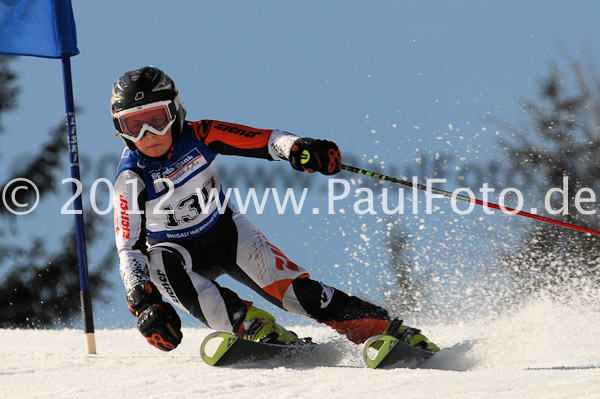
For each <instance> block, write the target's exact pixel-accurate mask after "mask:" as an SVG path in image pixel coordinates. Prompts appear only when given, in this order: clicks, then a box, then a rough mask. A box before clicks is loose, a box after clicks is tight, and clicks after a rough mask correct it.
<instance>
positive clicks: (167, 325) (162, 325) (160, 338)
mask: <svg viewBox="0 0 600 399" xmlns="http://www.w3.org/2000/svg"><path fill="white" fill-rule="evenodd" d="M127 304H128V305H129V310H130V311H131V313H133V315H134V316H136V317H137V327H138V330H140V332H141V333H142V335H143V336H144V337H146V340H147V341H148V343H149V344H150V345H152V346H154V347H156V348H158V349H160V350H163V351H170V350H173V349H175V348H176V347H177V345H179V344H180V343H181V338H182V337H183V334H182V333H181V319H180V318H179V316H178V315H177V312H176V311H175V309H174V308H173V306H171V304H169V303H167V302H165V301H163V300H162V296H161V295H160V293H159V292H158V289H157V288H156V286H155V285H154V284H152V283H151V282H147V283H143V284H138V285H136V286H135V287H133V288H132V289H131V290H129V292H128V293H127Z"/></svg>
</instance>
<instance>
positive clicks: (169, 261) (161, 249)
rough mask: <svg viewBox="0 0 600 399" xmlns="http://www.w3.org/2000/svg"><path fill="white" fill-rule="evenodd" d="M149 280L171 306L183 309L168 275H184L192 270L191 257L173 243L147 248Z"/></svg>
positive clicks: (186, 251)
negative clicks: (169, 301) (188, 270)
mask: <svg viewBox="0 0 600 399" xmlns="http://www.w3.org/2000/svg"><path fill="white" fill-rule="evenodd" d="M148 258H149V260H150V266H149V267H148V272H149V273H150V280H151V281H152V282H153V283H154V284H155V285H156V286H157V287H158V290H159V291H160V293H161V294H162V296H164V297H166V298H169V299H170V300H171V302H173V304H175V305H176V306H178V307H180V308H181V309H184V310H187V309H185V307H184V306H183V303H182V301H181V300H180V298H179V297H178V295H177V293H176V292H175V289H174V288H173V284H172V283H171V282H170V281H169V277H168V276H169V275H174V274H178V273H186V270H187V269H191V268H192V257H191V255H190V253H189V251H188V250H187V249H185V248H184V247H182V246H181V245H178V244H174V243H168V242H165V243H160V244H156V245H153V246H151V247H150V248H148Z"/></svg>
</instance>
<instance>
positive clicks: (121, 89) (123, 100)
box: [110, 65, 186, 150]
mask: <svg viewBox="0 0 600 399" xmlns="http://www.w3.org/2000/svg"><path fill="white" fill-rule="evenodd" d="M167 100H171V101H172V104H171V106H170V109H171V114H172V115H174V117H175V123H174V124H173V128H172V129H171V132H172V136H173V142H176V141H177V140H179V138H180V137H181V130H182V129H183V125H184V123H185V114H186V112H185V109H184V108H183V107H182V106H181V102H180V101H179V92H178V91H177V88H176V87H175V83H174V82H173V80H172V79H171V78H170V77H169V75H167V74H166V73H164V72H163V71H161V70H160V69H158V68H156V67H155V66H153V65H148V66H145V67H142V68H139V69H134V70H132V71H129V72H125V73H124V74H123V76H121V77H120V78H119V79H118V80H117V82H116V83H115V84H114V86H113V89H112V97H111V99H110V110H111V114H112V116H113V123H114V125H115V128H116V129H117V131H119V133H122V132H121V124H120V123H119V121H118V119H117V118H115V117H114V115H115V114H116V113H117V112H120V111H124V110H126V109H129V108H133V107H138V106H140V105H146V104H151V103H155V102H158V101H167ZM123 141H124V142H125V144H126V145H127V146H128V147H129V148H131V149H133V150H135V149H136V147H135V145H134V144H133V143H132V142H131V141H129V140H127V139H125V138H123Z"/></svg>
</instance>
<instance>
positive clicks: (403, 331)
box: [382, 319, 440, 352]
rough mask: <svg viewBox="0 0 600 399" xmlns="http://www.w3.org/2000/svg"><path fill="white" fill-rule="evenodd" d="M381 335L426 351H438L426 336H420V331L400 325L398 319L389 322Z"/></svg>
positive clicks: (400, 322)
mask: <svg viewBox="0 0 600 399" xmlns="http://www.w3.org/2000/svg"><path fill="white" fill-rule="evenodd" d="M382 334H385V335H391V336H392V337H395V338H398V339H399V340H400V341H402V342H404V343H407V344H409V345H410V346H415V347H417V348H421V349H427V350H428V351H432V352H437V351H439V350H440V348H439V347H438V346H437V345H436V344H434V343H433V342H430V341H429V339H427V337H426V336H424V335H423V334H421V330H419V329H416V328H413V327H409V326H405V325H403V324H402V320H399V319H394V320H392V321H390V322H389V323H388V325H387V327H386V328H385V330H383V333H382Z"/></svg>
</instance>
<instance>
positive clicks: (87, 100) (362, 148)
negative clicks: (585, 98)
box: [0, 0, 600, 326]
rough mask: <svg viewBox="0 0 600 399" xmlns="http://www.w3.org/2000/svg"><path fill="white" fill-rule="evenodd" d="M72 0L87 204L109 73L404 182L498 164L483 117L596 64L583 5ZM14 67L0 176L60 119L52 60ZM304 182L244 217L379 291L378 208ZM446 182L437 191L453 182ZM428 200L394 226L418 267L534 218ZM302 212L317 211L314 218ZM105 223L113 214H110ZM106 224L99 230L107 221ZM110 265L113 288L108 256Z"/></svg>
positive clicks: (111, 319)
mask: <svg viewBox="0 0 600 399" xmlns="http://www.w3.org/2000/svg"><path fill="white" fill-rule="evenodd" d="M73 9H74V14H75V21H76V25H77V32H78V47H79V50H80V51H81V53H80V54H79V55H77V56H76V57H74V58H73V59H72V69H73V81H74V94H75V102H76V104H77V105H78V106H80V107H81V111H80V112H79V113H78V114H77V129H78V140H79V151H80V153H81V156H82V157H83V158H84V162H82V171H81V172H82V175H83V179H84V183H85V184H86V189H84V199H85V200H88V199H89V190H90V185H91V183H92V182H93V180H94V179H96V178H98V177H107V178H109V179H111V180H112V179H113V177H114V176H113V174H114V171H115V168H116V164H114V162H115V161H116V159H117V157H118V155H119V154H120V151H121V149H122V146H123V144H122V142H121V140H120V139H119V138H113V137H112V136H111V134H112V133H113V127H112V122H111V119H110V115H109V98H110V90H111V87H112V84H113V83H114V81H115V80H116V79H117V78H118V77H119V76H120V75H121V74H122V73H123V72H125V71H127V70H130V69H134V68H137V67H140V66H143V65H146V64H154V65H156V66H158V67H160V68H161V69H163V70H165V71H166V72H167V73H168V74H169V75H170V76H171V77H172V78H173V79H174V80H175V82H176V85H177V86H178V88H179V90H180V96H181V99H182V101H183V103H184V106H185V107H186V109H187V110H188V119H190V120H199V119H203V118H207V119H217V120H226V121H230V122H237V123H242V124H247V125H250V126H255V127H260V128H279V129H283V130H288V131H290V132H293V133H295V134H297V135H300V136H309V137H317V138H326V139H331V140H335V141H336V142H337V143H338V145H339V146H340V148H341V149H342V153H343V155H344V156H345V157H346V160H351V161H352V162H353V163H355V164H356V166H361V167H365V168H371V169H377V170H379V168H380V167H381V166H383V167H384V169H383V171H384V173H389V174H392V173H396V174H399V175H401V176H404V175H407V173H405V172H406V171H407V170H409V171H422V170H423V169H424V168H426V166H423V165H431V162H433V160H434V159H436V157H437V158H438V159H439V157H440V156H442V157H445V156H448V157H450V156H451V157H453V165H452V168H450V169H449V170H447V171H446V172H445V173H446V175H447V176H448V177H449V178H454V177H455V176H454V175H455V174H456V173H458V171H457V169H456V167H458V168H461V167H463V168H464V166H466V165H477V164H481V163H485V162H487V161H489V160H490V159H496V160H498V162H503V158H502V155H501V154H500V152H499V150H498V148H497V138H498V135H497V134H496V131H497V130H498V128H497V126H495V125H494V123H493V122H491V117H494V118H498V119H504V120H508V121H511V122H513V123H516V124H518V123H523V124H525V120H524V117H523V115H522V112H521V106H520V99H521V98H528V99H534V98H535V97H536V95H537V84H538V82H539V80H540V79H541V78H542V77H543V76H545V75H547V73H548V71H549V68H550V64H551V63H552V62H557V63H558V64H559V66H561V65H562V66H564V65H565V60H566V58H567V57H568V56H574V57H576V58H578V59H582V60H585V59H587V58H589V57H591V58H597V57H598V45H599V42H600V39H599V38H600V32H599V28H598V22H597V21H598V20H599V18H598V6H597V3H596V2H594V1H578V2H576V3H573V2H567V1H527V2H518V1H485V2H483V1H452V2H446V1H293V2H292V1H264V0H263V1H220V2H208V1H178V2H172V3H168V4H167V3H165V2H148V1H141V0H131V1H127V2H123V1H116V0H105V1H102V2H83V1H81V2H77V1H76V2H74V4H73ZM12 65H13V68H14V69H16V70H17V71H18V73H19V77H20V79H19V85H20V86H21V95H20V99H19V109H18V110H17V111H16V112H13V113H11V114H9V115H7V116H6V117H5V118H4V119H3V124H4V126H5V134H4V135H3V136H2V137H0V143H2V144H1V145H2V149H3V151H2V156H3V158H2V159H0V162H1V164H2V165H3V168H5V170H14V169H16V168H18V166H19V165H20V163H21V162H20V160H22V159H24V158H26V157H27V156H28V155H27V154H28V151H29V148H30V146H31V145H32V144H33V145H36V143H38V142H43V141H44V138H45V137H46V135H47V131H48V130H49V128H51V127H53V126H55V125H56V124H57V123H60V122H61V121H63V120H64V102H63V91H62V90H63V89H62V74H61V64H60V62H59V61H57V60H49V59H41V58H31V57H20V58H18V59H17V60H15V61H14V62H13V64H12ZM7 149H10V151H8V150H7ZM440 154H441V155H440ZM219 162H220V167H221V168H223V169H226V170H230V171H231V170H235V171H236V173H238V172H239V171H240V170H241V169H244V170H245V174H244V172H243V171H242V172H239V174H237V175H236V176H235V178H234V177H233V176H232V178H234V179H235V180H234V181H235V183H236V185H239V186H240V187H246V188H247V187H252V186H253V184H255V182H256V180H255V179H257V176H256V175H257V174H259V173H262V172H261V169H260V168H263V169H262V170H263V171H265V170H268V171H269V173H271V175H270V176H272V177H273V178H281V179H282V181H287V182H294V180H295V179H298V178H299V176H298V174H296V173H297V172H295V171H293V170H292V169H291V167H289V165H287V164H284V163H280V164H275V163H267V162H266V161H256V160H247V159H242V158H233V157H221V159H220V161H219ZM348 163H350V162H348ZM428 173H429V172H428ZM64 177H65V178H66V177H69V172H68V170H67V169H65V171H64ZM339 177H342V178H348V179H354V183H355V184H354V186H353V189H355V188H359V187H361V184H362V183H361V181H359V180H358V179H356V176H352V175H350V174H341V175H340V176H339ZM302 178H303V179H304V180H303V181H309V182H310V184H311V186H310V187H311V190H310V192H309V195H308V197H307V206H306V209H308V210H309V211H307V212H303V213H302V214H300V215H294V214H289V213H286V214H285V215H277V214H276V212H274V211H273V209H269V210H268V211H267V212H266V214H265V215H262V216H253V217H252V220H253V221H254V223H255V224H256V225H257V226H258V227H259V228H261V229H262V231H263V232H264V233H265V235H267V237H269V238H270V239H271V241H273V242H274V243H275V244H276V245H278V246H279V247H280V248H281V249H283V250H284V252H286V253H287V254H288V256H289V257H290V258H292V259H293V260H295V261H296V262H297V263H299V264H301V265H303V266H304V267H306V268H308V269H309V270H310V271H311V272H312V274H313V276H314V277H316V278H319V279H323V280H324V281H325V282H328V283H330V284H332V285H334V286H339V287H340V288H343V289H345V290H348V291H350V292H351V293H353V294H360V295H363V296H367V297H369V298H372V299H374V300H377V301H380V300H381V296H380V294H379V293H378V291H377V289H376V288H377V287H378V286H379V285H381V284H382V280H385V278H387V277H385V276H386V273H385V270H384V269H385V267H384V266H383V265H384V264H385V262H386V254H385V252H384V249H383V248H382V247H381V244H380V243H378V242H379V241H378V240H379V239H380V238H381V236H382V232H383V231H384V228H383V227H382V226H383V225H384V224H385V223H386V221H387V219H386V218H385V217H382V216H381V215H376V216H359V215H355V214H354V213H353V212H352V205H353V201H352V198H348V200H347V201H345V202H344V201H341V202H340V207H343V208H345V212H344V213H339V212H338V213H337V214H335V215H326V214H325V212H324V210H325V208H326V206H327V202H326V201H327V199H326V195H325V194H326V193H325V192H324V191H325V188H326V187H327V179H326V178H325V177H323V176H310V178H308V180H306V179H307V177H305V176H302ZM363 181H364V180H363ZM454 181H455V180H453V179H452V182H449V183H448V184H447V185H446V186H443V185H442V186H441V188H444V189H446V190H450V191H452V190H453V189H454V188H455V186H454ZM242 182H246V183H242ZM390 188H391V187H390ZM394 189H395V188H394ZM68 196H69V189H68V188H67V187H65V188H64V189H63V190H62V193H60V194H59V195H58V196H56V197H55V198H53V199H52V200H48V201H47V204H45V205H44V206H43V207H41V208H40V209H38V210H36V211H35V212H34V213H33V214H32V215H31V216H30V217H22V218H20V219H19V221H18V222H17V226H18V227H19V231H18V233H17V236H19V237H21V238H23V237H25V238H27V237H30V236H31V235H32V234H45V235H48V236H49V238H48V242H49V245H50V247H51V246H52V242H53V240H56V238H54V237H56V234H55V232H56V226H60V231H67V230H68V229H69V228H72V227H71V226H72V224H73V221H72V216H64V215H60V207H61V206H62V204H63V203H64V201H65V200H66V198H68ZM436 204H438V205H439V209H438V210H437V212H435V213H434V214H433V215H426V214H425V213H424V207H423V208H422V210H423V211H422V212H421V213H420V214H419V215H404V216H400V217H399V220H400V223H402V224H403V225H404V226H405V229H406V230H407V231H409V232H410V233H411V235H412V245H413V251H414V254H415V256H418V257H419V259H420V262H426V261H428V260H430V261H432V262H433V261H435V262H436V263H438V264H440V265H445V266H446V267H448V268H449V270H450V269H451V268H452V267H455V265H457V264H458V265H468V264H473V263H477V264H478V265H479V264H482V263H486V262H492V259H491V258H489V254H490V252H491V251H493V249H494V248H497V247H496V245H502V244H505V243H507V242H508V241H510V240H511V237H509V236H507V235H506V232H507V231H508V230H510V231H518V230H519V229H523V228H527V227H528V226H530V224H531V223H535V222H530V221H526V220H525V221H523V220H517V219H520V218H517V217H507V216H503V215H498V216H484V215H483V213H481V212H480V213H476V212H475V213H474V214H473V215H469V216H465V217H457V216H456V215H453V214H452V213H451V211H450V209H449V206H448V204H447V203H444V201H442V200H439V203H438V202H436ZM313 207H319V208H320V209H321V213H320V214H319V215H313V214H312V212H310V210H311V209H312V208H313ZM105 218H106V219H107V224H110V220H111V216H110V215H108V216H105ZM40 220H43V222H42V223H41V224H42V227H40ZM34 229H35V230H34ZM34 231H35V233H34ZM107 233H108V234H107V237H106V241H107V242H110V241H111V240H112V237H111V236H110V233H111V230H110V228H109V229H108V230H107ZM369 238H370V240H369ZM513 239H517V238H516V237H515V238H513ZM482 254H483V255H482ZM94 255H95V254H94V253H91V254H90V265H91V267H93V264H94ZM74 267H75V266H74ZM107 273H108V274H109V275H110V276H111V280H113V281H115V282H116V283H117V284H120V280H119V278H118V271H117V267H116V265H115V267H114V269H112V270H108V271H107ZM111 292H113V296H114V300H115V305H110V306H106V305H102V306H100V305H97V307H96V309H95V311H96V317H97V318H98V321H97V323H98V324H99V325H100V326H103V325H112V324H119V323H120V320H122V318H124V317H126V309H124V299H123V298H124V293H123V292H122V288H121V287H120V286H117V288H115V289H114V290H113V291H111ZM242 293H243V294H246V292H245V291H243V290H242ZM246 296H250V297H253V296H252V295H250V294H249V293H248V294H247V295H246ZM254 298H255V297H254ZM259 303H260V302H259ZM270 310H273V309H270ZM278 315H281V313H279V314H278ZM290 320H292V321H297V320H296V319H293V318H292V319H290ZM128 321H130V320H129V319H127V320H126V321H125V323H127V322H128Z"/></svg>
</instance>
